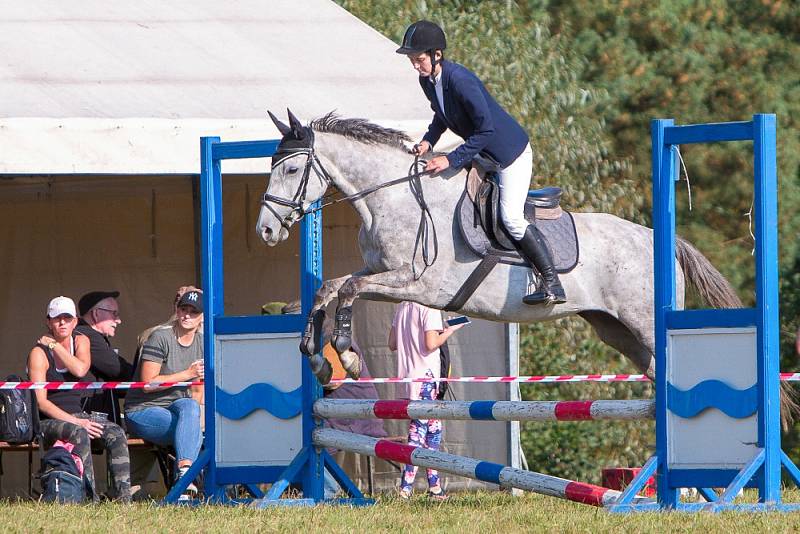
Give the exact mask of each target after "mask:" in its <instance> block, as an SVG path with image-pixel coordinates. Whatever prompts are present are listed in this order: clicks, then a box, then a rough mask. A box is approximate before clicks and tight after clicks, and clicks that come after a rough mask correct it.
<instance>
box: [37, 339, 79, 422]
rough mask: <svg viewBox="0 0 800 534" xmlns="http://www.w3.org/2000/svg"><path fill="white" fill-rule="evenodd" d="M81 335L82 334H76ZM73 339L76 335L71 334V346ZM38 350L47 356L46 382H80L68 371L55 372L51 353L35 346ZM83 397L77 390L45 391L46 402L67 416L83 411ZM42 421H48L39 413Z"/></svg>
mask: <svg viewBox="0 0 800 534" xmlns="http://www.w3.org/2000/svg"><path fill="white" fill-rule="evenodd" d="M77 335H83V334H77ZM75 337H76V334H75V333H73V334H72V344H73V346H75ZM37 346H38V347H39V348H40V349H42V350H43V351H44V354H45V356H47V364H48V366H47V373H46V375H45V377H46V378H47V381H48V382H80V378H78V377H77V376H75V375H73V374H72V373H70V372H69V371H64V372H63V373H61V372H59V371H58V370H56V360H55V358H54V357H53V351H52V350H50V348H48V347H47V346H46V345H41V344H40V345H37ZM83 397H84V392H83V390H79V389H61V390H59V389H51V390H48V391H47V400H49V401H50V402H52V403H53V404H55V405H56V406H58V407H59V408H61V409H62V410H64V411H65V412H67V413H69V414H74V413H78V412H82V411H83V407H82V405H83ZM39 414H40V416H41V418H42V419H50V417H48V416H47V415H45V414H44V413H43V412H39Z"/></svg>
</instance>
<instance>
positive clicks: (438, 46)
mask: <svg viewBox="0 0 800 534" xmlns="http://www.w3.org/2000/svg"><path fill="white" fill-rule="evenodd" d="M445 48H447V39H446V38H445V36H444V30H442V29H441V28H440V27H439V25H438V24H436V23H435V22H431V21H429V20H418V21H417V22H415V23H414V24H412V25H411V26H409V27H408V29H407V30H406V33H405V35H403V43H402V45H401V46H400V48H398V49H397V50H396V52H397V53H398V54H405V55H409V54H419V53H420V52H427V53H428V55H429V56H430V57H431V67H432V68H433V71H434V72H436V55H435V54H434V51H435V50H444V49H445ZM431 76H433V75H431Z"/></svg>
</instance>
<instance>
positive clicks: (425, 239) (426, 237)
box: [261, 137, 439, 280]
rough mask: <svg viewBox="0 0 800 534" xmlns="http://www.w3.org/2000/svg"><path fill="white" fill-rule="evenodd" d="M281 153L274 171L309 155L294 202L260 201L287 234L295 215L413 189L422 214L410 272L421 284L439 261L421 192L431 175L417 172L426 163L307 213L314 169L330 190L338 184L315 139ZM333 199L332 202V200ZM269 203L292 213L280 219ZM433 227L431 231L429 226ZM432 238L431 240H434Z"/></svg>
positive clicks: (326, 198)
mask: <svg viewBox="0 0 800 534" xmlns="http://www.w3.org/2000/svg"><path fill="white" fill-rule="evenodd" d="M280 152H284V153H286V155H285V156H283V157H281V158H279V159H278V160H277V161H274V162H273V164H272V168H275V167H276V166H277V165H280V164H281V163H283V162H284V161H286V160H287V159H290V158H293V157H295V156H298V155H306V156H308V159H307V160H306V164H305V166H304V168H303V177H302V178H301V179H300V184H299V185H298V187H297V191H296V192H295V194H294V196H293V197H292V198H291V199H286V198H283V197H278V196H275V195H270V194H269V193H266V192H265V193H264V196H263V197H262V199H261V205H262V206H264V207H266V208H267V209H268V210H270V211H271V212H272V214H273V215H275V217H276V218H278V219H280V221H281V226H282V227H283V228H285V229H286V230H289V223H288V222H287V221H288V220H289V219H290V218H291V217H292V215H294V214H295V213H296V214H297V219H295V220H300V219H302V218H303V217H305V216H306V215H309V214H312V213H316V212H317V211H320V210H322V208H326V207H328V206H332V205H333V204H338V203H339V202H342V201H344V200H360V199H362V198H364V197H366V196H368V195H370V194H372V193H374V192H375V191H378V190H380V189H384V188H387V187H392V186H395V185H398V184H402V183H405V182H408V183H409V187H410V189H411V194H412V195H413V196H414V200H416V201H417V204H418V205H419V207H420V209H421V210H422V213H421V215H420V221H419V226H418V227H417V237H416V240H415V242H414V254H413V256H412V258H411V268H412V272H413V274H414V280H419V278H420V277H421V276H422V274H423V273H424V272H425V271H426V270H427V269H428V267H430V266H431V265H433V264H434V263H436V259H437V258H438V257H439V240H438V238H437V235H436V225H435V224H434V222H433V216H432V215H431V212H430V209H429V208H428V203H427V202H426V201H425V196H424V194H423V191H422V181H421V180H420V178H421V177H422V176H426V175H428V176H430V172H429V171H426V170H422V171H420V170H418V169H419V167H420V166H421V165H424V164H425V161H424V160H423V161H420V159H419V156H415V157H414V163H412V164H411V167H409V169H408V174H407V175H406V176H403V177H401V178H396V179H394V180H390V181H388V182H384V183H381V184H377V185H374V186H372V187H368V188H366V189H363V190H361V191H358V192H356V193H353V194H352V195H345V196H343V197H339V198H333V197H334V196H335V194H336V193H330V194H328V195H325V196H323V197H322V198H321V199H320V200H321V201H322V203H321V204H320V205H319V206H317V207H315V208H312V207H309V208H307V209H303V203H304V202H305V200H306V193H307V192H308V182H309V180H310V179H311V170H312V169H313V170H314V171H315V172H316V174H317V176H319V177H321V178H322V179H323V180H324V181H325V183H326V184H327V185H328V186H334V187H336V184H335V183H334V182H333V179H332V178H331V175H330V173H329V172H328V171H327V170H326V169H325V167H324V166H323V165H322V162H321V161H320V160H319V157H318V156H317V154H316V152H315V150H314V144H313V137H312V143H311V146H309V147H303V148H293V149H285V150H282V151H280ZM331 199H333V200H331ZM270 202H274V203H275V204H279V205H281V206H287V207H290V208H292V211H290V212H289V214H288V215H287V216H286V217H283V218H281V217H279V216H278V214H277V213H276V212H275V210H274V209H273V208H272V206H270V205H269V203H270ZM429 224H430V230H429V226H428V225H429ZM431 234H432V236H431ZM431 237H432V239H433V259H431V257H430V248H429V241H430V239H431ZM420 247H421V248H422V262H423V265H424V267H423V268H422V271H421V272H420V273H419V274H417V268H416V258H417V252H418V251H419V249H420Z"/></svg>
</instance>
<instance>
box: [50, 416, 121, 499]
mask: <svg viewBox="0 0 800 534" xmlns="http://www.w3.org/2000/svg"><path fill="white" fill-rule="evenodd" d="M72 415H74V416H75V417H78V418H79V419H88V418H89V415H88V414H86V413H83V412H79V413H75V414H72ZM40 429H41V431H42V435H43V438H44V439H43V442H44V448H45V450H46V449H49V448H50V447H52V446H53V443H55V442H56V441H58V440H64V441H69V442H70V443H72V444H73V445H75V448H74V449H73V452H74V453H75V454H77V455H78V456H80V457H81V460H82V461H83V473H84V475H85V476H86V478H88V479H89V482H90V483H91V485H92V488H94V487H95V484H94V464H93V462H92V446H91V440H90V439H89V434H87V433H86V430H84V429H83V427H80V426H78V425H74V424H72V423H68V422H67V421H60V420H58V419H44V420H42V421H41V423H40ZM98 440H99V441H100V443H102V444H103V448H104V449H105V450H106V451H107V453H108V454H107V457H108V470H109V471H110V473H111V478H112V480H113V481H114V497H115V498H116V499H118V500H120V501H123V502H128V501H130V500H131V463H130V457H129V456H128V438H127V437H126V436H125V431H124V430H122V428H121V427H119V426H118V425H116V424H114V423H112V422H111V421H108V422H107V423H103V435H102V436H100V437H99V438H98Z"/></svg>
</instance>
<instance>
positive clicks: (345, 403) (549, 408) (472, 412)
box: [314, 399, 656, 421]
mask: <svg viewBox="0 0 800 534" xmlns="http://www.w3.org/2000/svg"><path fill="white" fill-rule="evenodd" d="M655 409H656V408H655V401H652V400H595V401H471V402H469V401H408V400H395V401H392V400H357V399H352V400H351V399H320V400H318V401H317V402H315V403H314V415H315V416H317V417H322V418H347V419H407V420H408V419H442V420H445V421H448V420H462V421H600V420H605V421H635V420H648V419H649V420H652V419H653V418H654V417H655Z"/></svg>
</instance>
